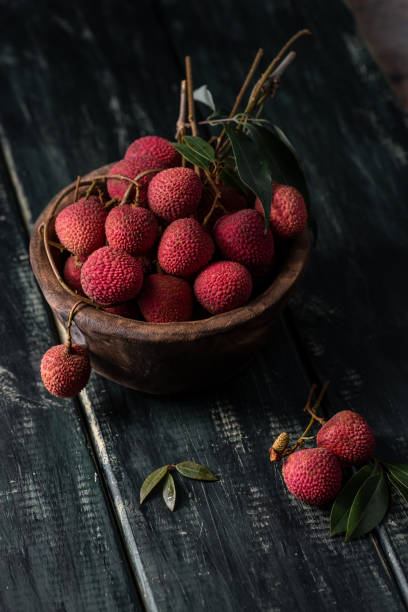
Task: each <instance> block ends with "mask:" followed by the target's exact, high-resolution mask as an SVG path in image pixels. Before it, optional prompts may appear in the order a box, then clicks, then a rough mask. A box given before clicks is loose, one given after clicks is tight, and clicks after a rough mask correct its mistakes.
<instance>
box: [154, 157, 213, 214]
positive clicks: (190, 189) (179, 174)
mask: <svg viewBox="0 0 408 612" xmlns="http://www.w3.org/2000/svg"><path fill="white" fill-rule="evenodd" d="M201 193H202V183H201V180H200V177H199V176H198V175H197V174H196V173H195V172H194V170H192V169H191V168H168V169H167V170H162V172H159V174H157V175H156V176H155V177H154V178H153V179H152V180H151V182H150V184H149V188H148V192H147V199H148V202H149V208H150V209H151V210H152V211H153V212H154V214H155V215H157V216H158V217H160V218H161V219H164V220H165V221H168V222H171V221H174V220H175V219H181V218H182V217H186V216H187V215H190V214H192V213H193V212H194V211H195V210H196V208H197V206H198V204H199V202H200V199H201Z"/></svg>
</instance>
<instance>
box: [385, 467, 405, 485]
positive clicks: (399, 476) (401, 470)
mask: <svg viewBox="0 0 408 612" xmlns="http://www.w3.org/2000/svg"><path fill="white" fill-rule="evenodd" d="M383 465H384V466H385V467H386V469H387V471H388V472H389V473H390V474H391V476H392V477H393V478H394V479H395V480H398V482H400V483H401V484H402V485H404V487H408V464H406V463H384V464H383Z"/></svg>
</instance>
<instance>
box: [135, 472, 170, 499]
mask: <svg viewBox="0 0 408 612" xmlns="http://www.w3.org/2000/svg"><path fill="white" fill-rule="evenodd" d="M168 469H169V466H168V465H163V467H160V468H158V469H157V470H154V472H152V473H151V474H149V476H148V477H147V478H146V480H145V481H144V483H143V484H142V486H141V487H140V503H141V504H143V502H144V500H145V499H146V497H147V496H148V495H149V493H151V492H152V491H153V489H154V488H155V486H156V485H158V484H159V482H160V481H161V479H162V478H163V477H164V476H165V475H166V474H167V472H168Z"/></svg>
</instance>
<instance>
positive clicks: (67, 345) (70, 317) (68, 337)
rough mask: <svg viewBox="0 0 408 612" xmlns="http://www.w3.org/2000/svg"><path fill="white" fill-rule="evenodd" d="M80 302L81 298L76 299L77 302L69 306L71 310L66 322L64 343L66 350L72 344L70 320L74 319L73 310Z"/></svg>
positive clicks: (68, 349) (69, 348)
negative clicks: (65, 339)
mask: <svg viewBox="0 0 408 612" xmlns="http://www.w3.org/2000/svg"><path fill="white" fill-rule="evenodd" d="M80 304H82V300H78V302H76V303H75V304H74V305H73V307H72V308H71V312H70V313H69V317H68V323H67V341H66V343H65V345H66V347H67V351H68V352H70V350H71V346H72V341H71V325H72V321H73V319H74V314H75V310H76V309H77V307H78V306H79V305H80Z"/></svg>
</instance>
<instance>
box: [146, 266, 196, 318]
mask: <svg viewBox="0 0 408 612" xmlns="http://www.w3.org/2000/svg"><path fill="white" fill-rule="evenodd" d="M138 304H139V308H140V311H141V313H142V315H143V316H144V318H145V319H146V321H149V322H150V323H172V322H174V321H189V320H190V319H191V315H192V314H193V292H192V291H191V287H190V285H189V284H188V282H187V281H185V280H183V279H182V278H177V277H176V276H168V275H166V274H151V275H150V276H147V277H146V280H145V282H144V284H143V289H142V291H141V293H140V295H139V297H138Z"/></svg>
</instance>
